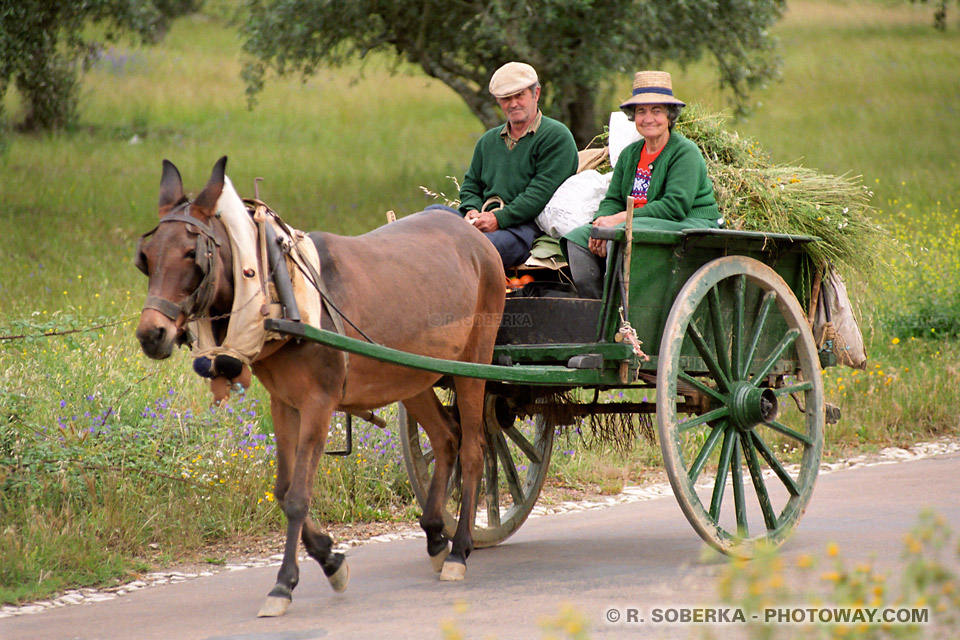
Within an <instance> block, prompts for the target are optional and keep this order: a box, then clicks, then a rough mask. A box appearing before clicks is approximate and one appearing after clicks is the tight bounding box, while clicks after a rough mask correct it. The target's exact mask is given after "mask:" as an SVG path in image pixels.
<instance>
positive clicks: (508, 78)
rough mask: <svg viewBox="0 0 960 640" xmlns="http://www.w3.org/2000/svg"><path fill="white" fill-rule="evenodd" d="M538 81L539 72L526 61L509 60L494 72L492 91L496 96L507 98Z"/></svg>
mask: <svg viewBox="0 0 960 640" xmlns="http://www.w3.org/2000/svg"><path fill="white" fill-rule="evenodd" d="M536 83H537V72H536V71H535V70H534V68H533V67H531V66H530V65H528V64H526V63H525V62H508V63H507V64H505V65H503V66H502V67H500V68H499V69H497V70H496V71H494V72H493V76H492V77H491V78H490V93H492V94H493V97H495V98H506V97H507V96H512V95H514V94H517V93H520V92H521V91H523V90H524V89H527V88H529V87H532V86H533V85H535V84H536Z"/></svg>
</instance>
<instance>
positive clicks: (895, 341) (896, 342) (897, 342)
mask: <svg viewBox="0 0 960 640" xmlns="http://www.w3.org/2000/svg"><path fill="white" fill-rule="evenodd" d="M890 343H891V344H900V338H894V339H893V340H891V341H890Z"/></svg>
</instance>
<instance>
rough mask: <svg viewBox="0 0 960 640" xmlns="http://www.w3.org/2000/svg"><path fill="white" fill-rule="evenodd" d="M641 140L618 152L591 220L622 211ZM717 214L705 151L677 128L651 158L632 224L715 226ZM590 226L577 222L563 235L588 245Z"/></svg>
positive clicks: (634, 170) (671, 227) (718, 212)
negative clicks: (644, 193) (643, 202)
mask: <svg viewBox="0 0 960 640" xmlns="http://www.w3.org/2000/svg"><path fill="white" fill-rule="evenodd" d="M643 144H644V141H643V140H639V141H637V142H634V143H633V144H631V145H628V146H627V147H626V148H625V149H624V150H623V152H622V153H621V154H620V157H619V158H618V160H617V166H616V167H614V169H613V176H612V177H611V179H610V187H609V188H608V189H607V196H606V197H605V198H604V199H603V200H602V201H601V202H600V208H599V209H598V210H597V213H596V215H594V216H593V219H594V220H596V219H597V218H599V217H601V216H610V215H614V214H617V213H620V212H621V211H624V210H626V208H627V196H629V195H630V192H631V191H632V190H633V181H634V178H635V177H636V173H637V163H638V162H640V151H641V150H642V149H643ZM719 218H720V211H719V209H718V208H717V200H716V198H714V196H713V183H712V182H710V178H709V177H707V163H706V162H704V160H703V154H701V153H700V149H699V148H698V147H697V145H696V144H694V143H693V142H692V141H690V140H688V139H687V138H685V137H683V135H681V134H680V133H677V132H676V131H674V132H672V133H671V134H670V139H669V140H667V144H666V145H665V146H664V147H663V151H661V152H660V155H659V156H658V157H657V159H656V160H654V162H653V172H652V174H651V175H650V186H649V187H648V188H647V204H646V205H645V206H643V207H642V208H640V209H634V212H633V227H634V229H638V228H647V229H668V230H682V229H688V228H702V227H706V228H714V229H715V228H717V227H719V224H718V221H719ZM591 226H592V225H589V224H587V225H584V226H582V227H578V228H576V229H574V230H573V231H571V232H569V233H568V234H567V235H565V236H564V238H566V239H567V240H568V241H570V242H574V243H576V244H579V245H580V246H582V247H586V246H587V243H588V240H589V239H590V227H591ZM619 226H621V227H622V226H623V225H622V224H621V225H619Z"/></svg>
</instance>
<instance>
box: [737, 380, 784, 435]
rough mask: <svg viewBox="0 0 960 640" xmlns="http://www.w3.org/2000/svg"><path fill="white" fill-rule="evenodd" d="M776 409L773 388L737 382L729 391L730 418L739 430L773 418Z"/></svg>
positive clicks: (751, 427)
mask: <svg viewBox="0 0 960 640" xmlns="http://www.w3.org/2000/svg"><path fill="white" fill-rule="evenodd" d="M778 410H779V409H778V406H777V396H776V394H775V393H774V392H773V389H770V388H757V387H755V386H753V385H752V384H750V383H749V382H738V383H736V385H735V386H734V388H733V390H732V392H731V393H730V419H731V421H732V422H733V425H734V426H735V427H736V428H737V429H739V430H740V431H750V430H751V429H753V428H754V427H755V426H757V425H758V424H760V423H761V422H769V421H771V420H775V419H776V417H777V412H778Z"/></svg>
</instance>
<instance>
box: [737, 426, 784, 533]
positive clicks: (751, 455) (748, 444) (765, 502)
mask: <svg viewBox="0 0 960 640" xmlns="http://www.w3.org/2000/svg"><path fill="white" fill-rule="evenodd" d="M740 442H741V445H742V447H743V449H744V458H745V459H746V462H747V468H748V469H749V470H750V478H751V479H752V480H753V488H754V489H755V490H756V492H757V500H758V501H759V502H760V511H762V512H763V523H764V524H765V525H766V526H767V531H775V530H776V528H777V514H775V513H774V512H773V505H772V504H770V495H769V494H768V493H767V485H766V484H764V482H763V471H761V469H760V461H759V460H758V459H757V450H756V449H755V448H754V447H753V441H752V440H751V438H750V436H749V434H742V435H741V436H740Z"/></svg>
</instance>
